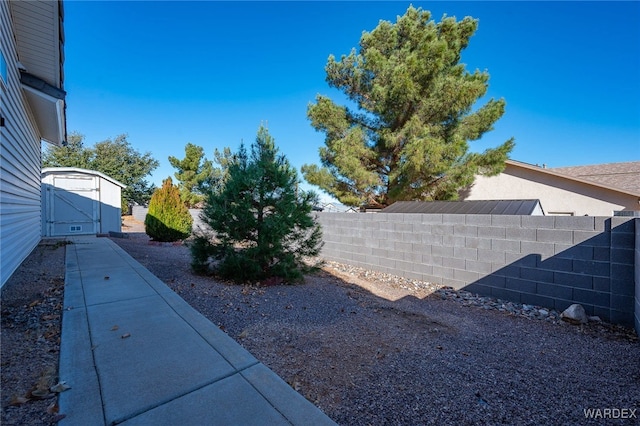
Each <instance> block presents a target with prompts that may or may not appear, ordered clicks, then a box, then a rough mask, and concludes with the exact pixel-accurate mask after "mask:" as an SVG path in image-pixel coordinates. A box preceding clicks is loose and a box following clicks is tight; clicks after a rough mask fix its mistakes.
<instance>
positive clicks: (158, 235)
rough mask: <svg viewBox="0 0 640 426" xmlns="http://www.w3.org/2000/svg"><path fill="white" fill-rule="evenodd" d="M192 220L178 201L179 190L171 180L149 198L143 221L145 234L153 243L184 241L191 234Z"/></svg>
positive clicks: (167, 180) (182, 204)
mask: <svg viewBox="0 0 640 426" xmlns="http://www.w3.org/2000/svg"><path fill="white" fill-rule="evenodd" d="M192 223H193V218H192V217H191V214H190V213H189V210H188V209H187V207H185V205H184V203H183V202H182V200H181V199H180V190H179V189H178V187H177V186H175V185H173V181H172V180H171V178H167V179H165V180H164V181H163V182H162V187H161V188H158V189H157V190H156V191H155V192H154V193H153V195H152V196H151V201H150V202H149V211H148V213H147V216H146V217H145V219H144V226H145V232H146V233H147V235H148V236H150V237H151V238H152V239H153V240H155V241H164V242H172V241H179V240H184V239H185V238H187V237H189V235H190V234H191V225H192Z"/></svg>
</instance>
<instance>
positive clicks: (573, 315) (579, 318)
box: [560, 303, 589, 324]
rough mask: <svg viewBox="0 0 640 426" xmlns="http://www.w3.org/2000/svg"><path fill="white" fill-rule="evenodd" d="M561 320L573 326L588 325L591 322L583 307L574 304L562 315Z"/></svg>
mask: <svg viewBox="0 0 640 426" xmlns="http://www.w3.org/2000/svg"><path fill="white" fill-rule="evenodd" d="M560 318H562V319H563V320H565V321H567V322H569V323H571V324H586V323H588V322H589V317H587V314H586V312H585V311H584V308H583V307H582V305H580V304H578V303H574V304H573V305H571V306H569V307H568V308H567V309H565V310H564V312H562V313H561V314H560Z"/></svg>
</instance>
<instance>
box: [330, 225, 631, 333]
mask: <svg viewBox="0 0 640 426" xmlns="http://www.w3.org/2000/svg"><path fill="white" fill-rule="evenodd" d="M318 218H319V221H320V223H321V224H322V227H323V239H324V242H325V245H324V247H323V251H322V256H323V257H324V258H325V259H327V260H334V261H338V262H342V263H349V264H352V265H355V266H360V267H363V268H368V269H372V270H377V271H381V272H386V273H390V274H394V275H400V276H404V277H407V278H413V279H418V280H423V281H429V282H434V283H439V284H443V285H447V286H451V287H453V288H456V289H465V290H468V291H472V292H474V293H479V294H482V295H490V296H494V297H497V298H501V299H505V300H511V301H514V302H519V303H527V304H536V305H541V306H545V307H549V308H553V309H557V310H560V311H562V310H564V309H565V308H567V307H568V306H569V305H571V304H572V303H580V304H581V305H583V306H584V307H585V310H586V311H587V313H588V314H589V315H598V316H600V317H601V318H603V319H604V320H607V321H612V322H615V323H621V324H626V325H633V324H634V305H635V306H638V305H639V304H640V296H638V292H639V291H640V290H638V284H637V282H638V276H637V274H638V273H637V268H636V267H635V262H636V258H637V256H638V254H637V248H636V239H637V238H638V236H637V233H636V229H635V228H636V227H635V219H633V218H625V217H587V216H584V217H559V216H556V217H554V216H500V215H443V214H408V213H407V214H399V213H371V214H353V213H318ZM634 253H635V255H634ZM634 274H635V282H636V284H635V285H634ZM637 320H638V317H637V316H635V321H637Z"/></svg>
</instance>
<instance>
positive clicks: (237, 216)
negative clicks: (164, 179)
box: [191, 127, 322, 283]
mask: <svg viewBox="0 0 640 426" xmlns="http://www.w3.org/2000/svg"><path fill="white" fill-rule="evenodd" d="M227 171H228V175H227V179H226V181H225V183H224V185H223V186H222V188H221V189H220V190H219V191H214V192H212V193H210V194H209V196H208V198H207V200H206V203H205V207H204V210H203V213H202V216H201V217H202V219H203V221H204V222H206V223H207V224H208V225H209V227H210V228H211V229H212V230H213V232H214V233H215V239H213V238H211V237H210V236H206V235H199V236H198V237H197V238H196V239H195V240H194V241H193V243H192V244H191V255H192V267H193V269H194V270H195V271H196V272H201V273H202V272H207V271H208V270H209V269H210V267H211V265H212V262H211V260H212V259H213V260H214V261H217V262H216V263H215V266H214V267H213V269H214V271H215V272H217V273H218V274H219V275H220V276H222V277H224V278H229V279H232V280H235V281H238V282H246V281H263V280H267V282H286V283H293V282H297V281H301V280H302V278H303V276H304V273H306V272H309V271H310V270H313V269H314V268H315V267H317V266H318V263H315V264H314V263H312V262H309V261H310V259H313V258H315V257H316V256H317V255H318V254H319V252H320V248H321V246H322V233H321V230H320V225H319V224H318V223H317V221H316V220H315V219H314V217H313V216H312V213H311V211H312V207H313V205H314V204H315V203H316V202H317V197H316V195H315V194H313V193H312V192H305V191H300V190H299V189H298V183H299V180H298V176H297V172H296V170H295V169H294V168H293V167H291V165H290V164H289V162H288V161H287V160H286V158H285V157H284V156H283V155H279V154H278V150H277V148H276V147H275V144H274V141H273V138H272V137H271V136H270V135H269V133H268V131H267V130H266V129H265V128H263V127H261V128H260V129H259V131H258V135H257V138H256V142H255V143H254V144H252V145H251V152H250V153H247V151H246V149H245V148H244V146H241V147H240V150H239V152H238V153H236V154H235V155H234V157H233V159H232V161H230V164H229V166H228V170H227Z"/></svg>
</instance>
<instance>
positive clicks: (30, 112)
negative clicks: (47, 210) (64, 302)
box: [0, 0, 66, 286]
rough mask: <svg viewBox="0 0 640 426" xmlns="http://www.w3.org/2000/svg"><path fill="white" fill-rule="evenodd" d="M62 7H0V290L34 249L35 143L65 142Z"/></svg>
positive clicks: (37, 234)
mask: <svg viewBox="0 0 640 426" xmlns="http://www.w3.org/2000/svg"><path fill="white" fill-rule="evenodd" d="M63 46H64V32H63V13H62V2H61V1H51V0H46V1H6V0H2V1H0V262H1V265H0V286H2V285H4V283H5V282H6V281H7V280H8V279H9V277H10V276H11V274H13V272H14V271H15V270H16V268H17V267H18V266H19V265H20V263H22V261H23V260H24V259H25V258H26V257H27V256H28V255H29V253H31V251H32V250H33V248H34V247H35V246H36V245H37V244H38V243H39V242H40V239H41V235H42V231H41V222H42V219H41V197H40V179H41V176H40V174H41V169H42V165H41V141H43V140H44V141H46V142H49V143H52V144H55V145H60V144H62V143H64V142H65V140H66V120H65V102H64V99H65V92H64V90H63V80H64V73H63V63H64V54H63Z"/></svg>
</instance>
